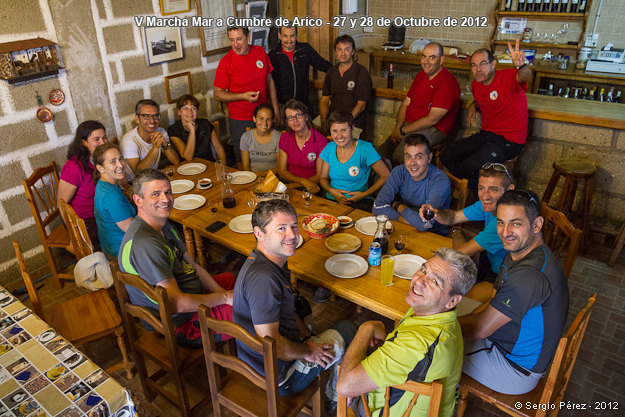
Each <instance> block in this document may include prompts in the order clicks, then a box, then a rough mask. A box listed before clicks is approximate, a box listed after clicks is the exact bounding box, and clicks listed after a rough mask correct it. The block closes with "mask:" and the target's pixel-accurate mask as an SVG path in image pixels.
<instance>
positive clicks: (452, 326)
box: [361, 308, 463, 417]
mask: <svg viewBox="0 0 625 417" xmlns="http://www.w3.org/2000/svg"><path fill="white" fill-rule="evenodd" d="M462 355H463V344H462V332H461V330H460V323H458V318H457V317H456V311H455V310H452V311H446V312H444V313H439V314H434V315H431V316H414V315H413V313H412V308H410V309H409V310H408V312H407V313H406V315H405V316H404V318H403V319H402V321H401V322H400V323H399V326H397V328H396V329H395V330H393V331H392V332H391V333H389V334H388V335H387V336H386V340H385V341H384V344H383V345H382V346H380V347H379V348H378V349H377V350H376V351H375V352H373V353H372V354H371V355H369V356H367V357H366V358H365V359H364V360H363V361H362V362H361V363H362V366H363V368H364V369H365V372H366V373H367V375H368V376H369V378H371V380H372V381H373V382H374V383H375V384H376V385H377V386H378V387H379V388H378V389H377V390H375V391H373V392H370V393H369V394H368V404H369V409H370V410H371V413H372V415H377V414H376V412H377V411H378V410H380V409H382V408H383V407H384V402H385V400H384V394H385V392H386V387H388V386H391V385H399V384H402V383H404V382H406V381H409V380H411V381H416V382H432V381H436V380H440V382H442V384H443V395H442V399H441V408H440V410H439V416H441V417H451V415H452V414H453V412H454V406H455V392H456V384H457V383H458V381H460V374H461V371H462V358H463V356H462ZM391 397H392V399H391V402H390V405H391V408H390V417H401V416H402V415H403V413H404V412H405V411H406V409H407V408H408V404H409V403H410V400H412V398H413V394H412V393H411V392H404V394H403V395H401V396H400V397H399V398H394V396H393V395H391ZM393 399H395V402H393ZM429 404H430V398H429V397H426V396H420V397H419V399H418V400H417V403H416V404H415V407H414V408H413V409H412V412H411V413H410V416H411V417H421V416H423V417H425V416H427V411H428V406H429Z"/></svg>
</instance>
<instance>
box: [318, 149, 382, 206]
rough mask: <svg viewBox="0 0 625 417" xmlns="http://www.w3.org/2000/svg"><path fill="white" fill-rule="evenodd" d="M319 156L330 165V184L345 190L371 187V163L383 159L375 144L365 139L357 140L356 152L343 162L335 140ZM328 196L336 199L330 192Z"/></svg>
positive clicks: (363, 189)
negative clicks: (338, 153) (369, 182)
mask: <svg viewBox="0 0 625 417" xmlns="http://www.w3.org/2000/svg"><path fill="white" fill-rule="evenodd" d="M354 140H356V139H354ZM319 158H321V159H323V160H324V161H325V162H327V163H328V165H330V171H329V175H330V186H331V187H332V188H336V189H337V190H345V191H366V190H367V189H368V188H369V187H368V186H367V182H368V181H369V174H370V173H371V165H373V164H375V163H376V162H377V161H379V160H380V159H381V157H380V155H379V154H378V153H377V152H376V150H375V148H374V147H373V145H372V144H371V143H369V142H366V141H364V140H357V142H356V150H355V151H354V154H353V155H352V157H351V158H349V159H348V160H347V161H345V163H343V164H342V163H340V162H339V160H338V158H337V157H336V143H335V142H330V143H328V145H327V146H326V147H325V148H323V151H322V152H321V155H319ZM345 196H346V197H350V196H349V195H345ZM326 197H327V198H329V199H331V200H334V197H332V195H331V194H330V193H327V194H326Z"/></svg>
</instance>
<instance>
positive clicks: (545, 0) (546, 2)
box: [543, 0, 551, 13]
mask: <svg viewBox="0 0 625 417" xmlns="http://www.w3.org/2000/svg"><path fill="white" fill-rule="evenodd" d="M549 3H551V0H543V13H548V12H549V9H550V8H551V4H549Z"/></svg>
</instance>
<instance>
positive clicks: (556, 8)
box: [551, 0, 560, 13]
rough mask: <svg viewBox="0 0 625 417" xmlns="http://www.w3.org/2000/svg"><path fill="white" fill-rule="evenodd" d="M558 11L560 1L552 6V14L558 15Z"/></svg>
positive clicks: (554, 1) (554, 2)
mask: <svg viewBox="0 0 625 417" xmlns="http://www.w3.org/2000/svg"><path fill="white" fill-rule="evenodd" d="M558 10H560V0H553V3H552V4H551V13H558Z"/></svg>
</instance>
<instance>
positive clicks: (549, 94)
mask: <svg viewBox="0 0 625 417" xmlns="http://www.w3.org/2000/svg"><path fill="white" fill-rule="evenodd" d="M547 95H548V96H552V95H553V83H551V84H549V89H548V90H547Z"/></svg>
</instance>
